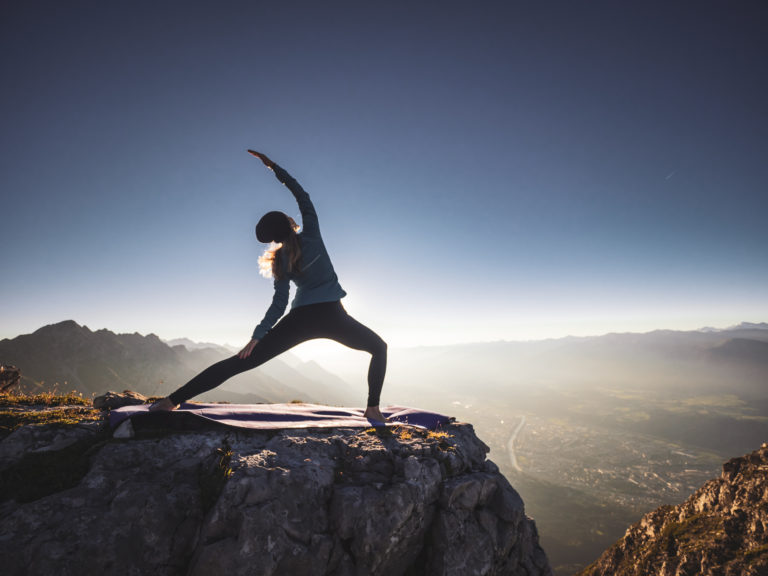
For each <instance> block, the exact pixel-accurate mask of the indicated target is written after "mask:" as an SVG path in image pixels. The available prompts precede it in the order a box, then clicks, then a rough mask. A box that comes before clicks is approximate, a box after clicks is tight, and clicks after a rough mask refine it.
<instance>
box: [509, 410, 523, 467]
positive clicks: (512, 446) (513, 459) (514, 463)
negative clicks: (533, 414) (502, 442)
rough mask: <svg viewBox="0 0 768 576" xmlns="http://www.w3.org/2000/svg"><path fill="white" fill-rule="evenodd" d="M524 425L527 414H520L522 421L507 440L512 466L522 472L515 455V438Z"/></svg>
mask: <svg viewBox="0 0 768 576" xmlns="http://www.w3.org/2000/svg"><path fill="white" fill-rule="evenodd" d="M523 426H525V416H520V423H519V424H518V425H517V426H516V427H515V431H514V432H512V436H510V437H509V441H508V442H507V453H508V454H509V461H510V463H511V464H512V468H514V469H515V470H516V471H517V472H522V471H523V469H522V468H520V465H519V464H518V463H517V456H516V455H515V439H516V438H517V435H518V434H519V433H520V430H522V429H523Z"/></svg>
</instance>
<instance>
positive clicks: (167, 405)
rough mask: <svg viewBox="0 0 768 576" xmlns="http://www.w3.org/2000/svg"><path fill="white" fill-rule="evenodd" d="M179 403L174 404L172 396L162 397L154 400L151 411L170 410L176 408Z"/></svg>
mask: <svg viewBox="0 0 768 576" xmlns="http://www.w3.org/2000/svg"><path fill="white" fill-rule="evenodd" d="M178 407H179V406H178V404H174V403H173V402H172V401H171V399H170V398H160V400H158V401H157V402H154V403H153V404H152V405H151V406H150V407H149V411H150V412H170V411H171V410H176V408H178Z"/></svg>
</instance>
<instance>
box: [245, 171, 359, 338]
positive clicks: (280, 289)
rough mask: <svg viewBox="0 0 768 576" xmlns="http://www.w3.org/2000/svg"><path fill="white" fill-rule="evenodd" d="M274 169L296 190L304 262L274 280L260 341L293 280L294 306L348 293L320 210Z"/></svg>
mask: <svg viewBox="0 0 768 576" xmlns="http://www.w3.org/2000/svg"><path fill="white" fill-rule="evenodd" d="M272 169H273V170H274V171H275V176H277V179H278V180H280V182H282V183H283V184H285V185H286V186H287V187H288V189H289V190H290V191H291V192H292V193H293V196H294V198H296V202H297V203H298V205H299V210H300V211H301V220H302V230H301V232H300V233H299V234H298V237H299V244H300V245H301V265H300V266H299V269H300V270H301V272H299V273H298V274H296V273H291V274H285V275H284V276H283V278H282V279H281V280H277V279H275V294H274V296H272V304H271V305H270V306H269V308H268V309H267V313H266V314H265V315H264V319H263V320H262V321H261V322H260V323H259V325H258V326H256V329H255V330H254V331H253V338H255V339H258V340H261V339H262V338H263V337H264V336H265V335H266V333H267V332H269V330H270V329H271V328H272V326H274V325H275V323H277V321H278V320H279V319H280V318H281V317H282V315H283V314H284V313H285V309H286V307H287V306H288V296H289V293H290V281H291V280H293V283H294V284H296V296H295V297H294V298H293V302H292V303H291V308H298V307H299V306H306V305H307V304H318V303H320V302H336V301H337V300H340V299H342V298H343V297H344V296H346V295H347V293H346V292H344V290H343V289H342V287H341V285H340V284H339V279H338V278H337V277H336V272H334V270H333V264H331V258H330V256H328V251H327V250H326V249H325V244H323V238H322V236H320V224H319V222H318V220H317V212H315V207H314V206H313V205H312V201H311V200H310V199H309V194H307V193H306V192H305V191H304V189H303V188H302V187H301V185H300V184H299V183H298V182H296V180H294V179H293V178H292V177H291V175H290V174H288V172H286V171H285V170H283V169H282V168H281V167H280V166H278V165H277V164H275V165H274V167H273V168H272ZM284 261H285V259H283V262H284Z"/></svg>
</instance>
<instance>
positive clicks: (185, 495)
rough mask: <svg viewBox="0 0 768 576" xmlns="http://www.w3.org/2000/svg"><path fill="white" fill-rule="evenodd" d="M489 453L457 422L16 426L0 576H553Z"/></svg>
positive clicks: (6, 467) (6, 476) (8, 456)
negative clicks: (190, 427) (118, 434)
mask: <svg viewBox="0 0 768 576" xmlns="http://www.w3.org/2000/svg"><path fill="white" fill-rule="evenodd" d="M75 410H76V411H77V410H79V411H82V410H83V409H82V407H75ZM89 417H92V415H90V416H89ZM487 451H488V448H487V447H486V446H485V444H483V443H482V442H481V441H480V440H479V439H478V438H477V437H476V436H475V433H474V431H473V429H472V426H471V425H469V424H452V425H450V426H447V427H445V428H444V429H443V430H442V431H441V432H438V433H433V432H426V431H421V430H415V429H412V428H406V427H402V428H395V429H387V430H379V431H377V430H374V429H368V430H361V429H332V430H324V429H306V430H283V431H251V430H234V429H222V428H212V429H209V430H197V431H192V432H178V431H173V432H171V431H158V430H153V431H148V433H147V434H145V435H144V436H143V437H142V436H141V435H139V436H138V437H136V438H133V439H130V440H118V439H114V438H112V437H111V434H109V431H108V430H107V429H105V428H104V425H103V424H100V423H99V422H97V421H96V422H95V421H93V420H92V419H91V420H88V418H87V417H86V416H83V421H80V422H78V421H77V418H73V419H70V420H67V421H57V422H55V423H52V424H29V425H25V426H21V427H18V428H16V429H15V430H14V431H13V432H12V433H10V434H9V435H6V436H5V437H4V438H2V440H0V480H2V488H0V500H2V501H1V502H0V556H2V558H3V567H2V571H3V574H7V575H14V574H30V575H34V574H40V575H46V576H47V575H49V574H58V575H68V574H72V575H78V576H80V575H87V574H99V575H103V574H158V575H160V574H169V575H170V574H201V575H202V574H205V575H208V574H228V575H229V576H234V575H238V574H259V575H288V574H290V575H318V576H320V575H326V574H328V575H331V574H333V575H339V576H342V575H366V576H367V575H379V574H381V575H383V574H386V575H388V576H393V575H398V574H406V575H421V574H430V575H431V574H441V575H442V574H445V575H448V574H451V575H473V574H477V575H481V574H483V575H485V574H487V575H495V574H510V575H518V574H519V575H527V576H534V575H549V574H551V570H550V568H549V565H548V562H547V558H546V555H545V554H544V552H543V550H542V549H541V547H540V546H539V542H538V536H537V533H536V527H535V524H534V522H533V520H531V519H530V518H528V517H526V515H525V512H524V508H523V502H522V500H521V499H520V497H519V495H518V494H517V492H516V491H515V490H514V489H513V488H512V487H511V486H510V485H509V483H508V482H507V480H506V479H505V478H504V476H502V475H501V474H500V473H499V471H498V468H497V467H496V466H495V465H494V464H493V463H492V462H491V461H489V460H486V453H487Z"/></svg>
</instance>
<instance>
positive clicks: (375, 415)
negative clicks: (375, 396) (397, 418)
mask: <svg viewBox="0 0 768 576" xmlns="http://www.w3.org/2000/svg"><path fill="white" fill-rule="evenodd" d="M363 418H368V420H375V421H376V422H385V423H386V422H388V420H387V419H386V418H385V417H384V414H382V413H381V410H379V407H378V406H368V408H366V409H365V413H364V414H363Z"/></svg>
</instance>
